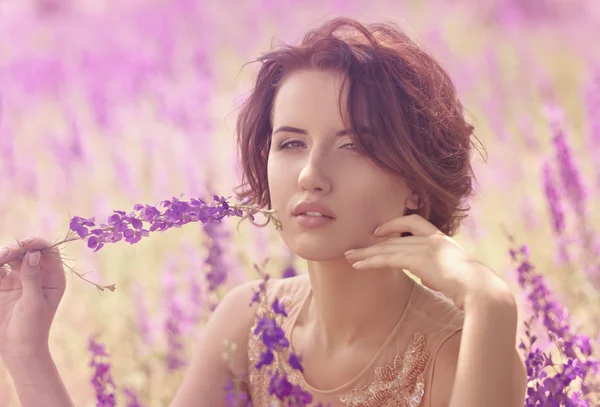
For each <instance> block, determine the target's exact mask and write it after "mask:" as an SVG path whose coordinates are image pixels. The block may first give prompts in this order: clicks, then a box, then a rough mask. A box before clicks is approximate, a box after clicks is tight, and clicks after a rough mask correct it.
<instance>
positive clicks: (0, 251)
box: [0, 247, 8, 259]
mask: <svg viewBox="0 0 600 407" xmlns="http://www.w3.org/2000/svg"><path fill="white" fill-rule="evenodd" d="M7 254H8V247H2V248H0V259H1V258H3V257H4V256H6V255H7Z"/></svg>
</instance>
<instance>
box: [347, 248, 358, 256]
mask: <svg viewBox="0 0 600 407" xmlns="http://www.w3.org/2000/svg"><path fill="white" fill-rule="evenodd" d="M355 251H356V249H352V250H348V251H347V252H344V254H345V255H346V256H348V255H349V254H352V253H354V252H355Z"/></svg>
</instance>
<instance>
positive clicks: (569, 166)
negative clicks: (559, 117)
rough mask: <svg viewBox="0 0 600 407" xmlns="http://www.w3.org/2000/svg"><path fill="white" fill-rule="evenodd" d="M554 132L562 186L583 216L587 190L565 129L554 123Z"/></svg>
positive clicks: (553, 140)
mask: <svg viewBox="0 0 600 407" xmlns="http://www.w3.org/2000/svg"><path fill="white" fill-rule="evenodd" d="M553 132H554V138H553V139H552V142H553V144H554V150H555V153H556V161H557V164H558V167H559V173H560V178H561V183H562V187H563V188H564V190H565V191H566V194H567V198H568V199H569V201H570V202H571V205H573V207H574V208H575V209H576V211H577V213H578V214H579V215H581V216H583V215H584V214H585V199H586V191H585V189H584V187H583V184H582V182H581V177H580V175H579V170H578V168H577V166H576V165H575V162H574V160H573V157H572V156H571V151H570V149H569V146H568V145H567V139H566V136H565V132H564V131H563V129H562V128H560V127H559V126H558V125H556V124H555V125H553Z"/></svg>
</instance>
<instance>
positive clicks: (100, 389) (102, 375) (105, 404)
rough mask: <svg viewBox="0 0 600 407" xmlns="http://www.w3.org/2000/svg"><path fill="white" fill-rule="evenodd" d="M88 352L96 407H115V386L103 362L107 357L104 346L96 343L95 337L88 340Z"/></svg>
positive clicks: (108, 369) (107, 367) (108, 368)
mask: <svg viewBox="0 0 600 407" xmlns="http://www.w3.org/2000/svg"><path fill="white" fill-rule="evenodd" d="M88 350H89V351H90V352H92V359H91V361H90V364H89V366H91V367H93V368H94V376H93V377H92V381H91V382H92V386H94V390H95V393H96V400H97V403H96V407H115V406H116V405H117V404H116V399H115V394H114V390H115V388H116V386H115V383H114V382H113V379H112V376H111V374H110V364H109V363H108V362H105V361H104V359H106V358H108V356H109V355H108V353H106V350H105V349H104V346H103V345H102V344H101V343H99V342H96V339H95V337H90V338H89V341H88Z"/></svg>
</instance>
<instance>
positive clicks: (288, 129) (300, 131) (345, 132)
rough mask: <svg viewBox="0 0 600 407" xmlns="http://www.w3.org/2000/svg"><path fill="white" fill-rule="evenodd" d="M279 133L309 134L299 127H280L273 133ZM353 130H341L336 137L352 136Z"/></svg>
mask: <svg viewBox="0 0 600 407" xmlns="http://www.w3.org/2000/svg"><path fill="white" fill-rule="evenodd" d="M360 130H361V132H363V133H369V132H370V131H371V129H369V128H368V127H366V126H363V127H361V128H360ZM278 132H288V133H297V134H304V135H306V134H308V132H307V131H306V130H304V129H299V128H297V127H292V126H280V127H278V128H277V130H275V131H274V132H273V134H275V133H278ZM351 133H352V130H350V129H346V130H340V131H338V132H336V133H335V136H336V137H342V136H347V135H348V134H351Z"/></svg>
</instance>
